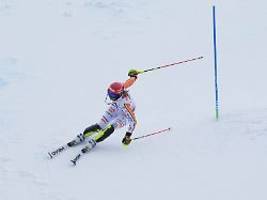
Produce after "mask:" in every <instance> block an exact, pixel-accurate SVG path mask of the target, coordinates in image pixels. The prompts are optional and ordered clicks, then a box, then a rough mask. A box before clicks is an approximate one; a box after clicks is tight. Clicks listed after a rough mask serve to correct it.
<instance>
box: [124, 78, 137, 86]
mask: <svg viewBox="0 0 267 200" xmlns="http://www.w3.org/2000/svg"><path fill="white" fill-rule="evenodd" d="M136 79H137V76H136V77H130V78H129V79H127V80H126V81H125V82H124V89H128V88H129V87H131V86H132V85H133V84H134V82H135V81H136Z"/></svg>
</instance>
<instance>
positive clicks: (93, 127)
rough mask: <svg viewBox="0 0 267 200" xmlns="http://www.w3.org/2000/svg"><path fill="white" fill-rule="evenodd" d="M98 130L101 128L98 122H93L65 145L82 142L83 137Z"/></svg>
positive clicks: (71, 145)
mask: <svg viewBox="0 0 267 200" xmlns="http://www.w3.org/2000/svg"><path fill="white" fill-rule="evenodd" d="M99 130H101V127H100V126H99V125H98V124H93V125H91V126H89V127H88V128H86V129H85V130H84V132H83V133H80V134H79V135H77V136H76V138H74V139H73V140H72V141H70V142H69V143H67V145H68V146H69V147H73V146H76V145H77V144H80V143H82V142H83V141H84V140H85V138H87V137H89V136H91V135H93V134H94V133H95V132H97V131H99Z"/></svg>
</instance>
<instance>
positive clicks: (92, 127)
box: [83, 124, 101, 137]
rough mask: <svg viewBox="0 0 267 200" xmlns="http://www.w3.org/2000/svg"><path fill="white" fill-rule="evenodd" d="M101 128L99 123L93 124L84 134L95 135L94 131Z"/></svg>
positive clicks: (86, 135) (87, 135)
mask: <svg viewBox="0 0 267 200" xmlns="http://www.w3.org/2000/svg"><path fill="white" fill-rule="evenodd" d="M99 130H101V127H100V126H99V125H98V124H93V125H91V126H89V127H87V128H86V129H85V130H84V132H83V135H84V136H85V137H89V136H91V135H93V133H94V132H97V131H99Z"/></svg>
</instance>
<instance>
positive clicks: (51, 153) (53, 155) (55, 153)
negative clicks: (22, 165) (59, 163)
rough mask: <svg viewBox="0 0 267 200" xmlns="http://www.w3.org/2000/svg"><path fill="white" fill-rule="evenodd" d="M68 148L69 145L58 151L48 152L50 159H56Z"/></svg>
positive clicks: (61, 147)
mask: <svg viewBox="0 0 267 200" xmlns="http://www.w3.org/2000/svg"><path fill="white" fill-rule="evenodd" d="M68 148H69V146H68V145H63V146H60V147H59V148H57V149H56V150H54V151H51V152H48V156H49V158H50V159H52V158H54V157H56V156H57V155H59V154H60V153H62V152H63V151H66V150H67V149H68Z"/></svg>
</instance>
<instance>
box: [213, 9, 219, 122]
mask: <svg viewBox="0 0 267 200" xmlns="http://www.w3.org/2000/svg"><path fill="white" fill-rule="evenodd" d="M212 16H213V46H214V76H215V105H216V108H215V109H216V119H217V120H218V119H219V90H218V66H217V37H216V10H215V6H213V7H212Z"/></svg>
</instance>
